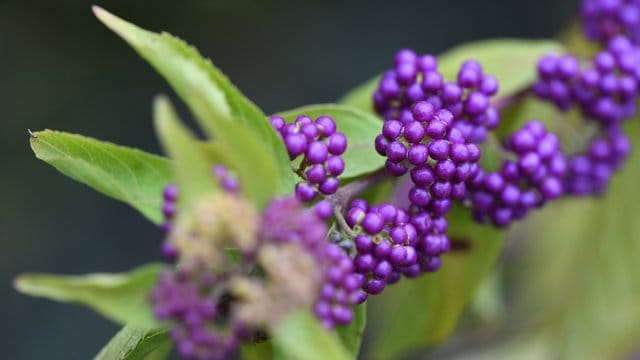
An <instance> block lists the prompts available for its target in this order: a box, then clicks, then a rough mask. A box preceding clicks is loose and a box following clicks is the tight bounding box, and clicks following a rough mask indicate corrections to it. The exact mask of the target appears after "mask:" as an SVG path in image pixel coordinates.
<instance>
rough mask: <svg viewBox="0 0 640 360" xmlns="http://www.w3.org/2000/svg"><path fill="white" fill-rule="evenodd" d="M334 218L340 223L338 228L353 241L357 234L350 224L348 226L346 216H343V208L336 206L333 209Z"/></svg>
mask: <svg viewBox="0 0 640 360" xmlns="http://www.w3.org/2000/svg"><path fill="white" fill-rule="evenodd" d="M333 216H334V217H335V218H336V223H338V227H339V228H340V229H341V230H342V231H344V232H345V233H346V234H347V236H348V237H349V239H353V238H355V237H356V235H357V234H356V233H355V232H354V231H353V230H352V229H351V227H349V224H347V221H346V220H345V219H344V216H343V215H342V206H340V205H335V206H334V207H333Z"/></svg>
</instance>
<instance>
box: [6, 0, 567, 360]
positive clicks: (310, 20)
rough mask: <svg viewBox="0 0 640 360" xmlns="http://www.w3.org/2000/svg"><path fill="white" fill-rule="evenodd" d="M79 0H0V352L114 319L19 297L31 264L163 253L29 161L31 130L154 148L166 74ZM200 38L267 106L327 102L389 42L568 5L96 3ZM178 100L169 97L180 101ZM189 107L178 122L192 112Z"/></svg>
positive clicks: (551, 28)
mask: <svg viewBox="0 0 640 360" xmlns="http://www.w3.org/2000/svg"><path fill="white" fill-rule="evenodd" d="M91 4H92V3H91V2H86V1H44V0H41V1H30V0H13V1H11V0H9V1H7V0H5V1H0V69H1V70H0V71H1V72H2V73H1V74H2V75H1V77H0V109H1V110H0V114H1V117H2V125H3V130H2V131H0V137H1V138H0V149H1V151H2V155H3V158H4V159H5V164H4V166H3V167H2V171H1V174H2V185H3V186H2V191H1V192H0V196H1V197H0V204H2V206H1V211H2V213H0V231H1V241H0V260H1V261H0V284H1V285H2V286H0V299H1V300H0V302H1V305H2V306H0V339H2V340H0V341H1V342H2V343H3V344H4V346H3V355H2V356H1V357H2V358H4V359H86V358H89V357H90V356H92V355H93V354H95V353H96V352H97V351H98V349H99V348H100V347H101V346H102V345H103V344H104V343H105V342H106V341H107V340H108V339H109V338H110V337H111V336H112V335H113V333H114V332H115V331H116V330H117V328H118V327H117V326H116V325H114V324H111V323H109V322H108V321H107V320H104V319H102V318H101V317H100V316H98V315H96V314H95V313H93V312H92V311H90V310H88V309H85V308H82V307H76V306H68V305H64V304H57V303H53V302H49V301H47V300H41V299H35V298H29V297H26V296H21V295H19V294H17V293H16V292H15V291H14V290H13V289H12V288H11V281H12V279H13V277H15V275H16V274H18V273H21V272H25V271H38V272H51V273H67V274H81V273H86V272H94V271H123V270H127V269H129V268H132V267H134V266H136V265H138V264H141V263H144V262H148V261H154V260H158V259H159V254H158V250H157V248H158V245H159V243H160V236H161V234H160V232H159V231H158V230H157V229H156V228H155V227H154V226H153V225H151V224H150V223H148V222H146V221H145V220H144V219H143V218H142V216H140V215H139V214H137V213H136V212H135V211H134V210H132V209H130V208H128V207H127V206H125V205H122V204H119V203H116V202H115V201H113V200H110V199H107V198H106V197H103V196H102V195H99V194H98V193H96V192H94V191H93V190H90V189H89V188H88V187H85V186H83V185H79V184H77V183H75V182H73V181H72V180H69V179H67V178H65V177H64V176H62V175H61V174H59V173H57V171H56V170H54V169H53V168H52V167H50V166H48V165H46V164H45V163H42V162H40V161H38V160H36V159H35V158H34V157H33V155H32V153H31V150H30V149H29V146H28V136H27V129H28V128H29V129H32V130H40V129H43V128H53V129H60V130H65V131H69V132H75V133H81V134H85V135H89V136H93V137H96V138H98V139H103V140H109V141H113V142H115V143H119V144H125V145H131V146H136V147H139V148H142V149H144V150H148V151H152V152H158V144H157V142H156V140H155V137H154V134H153V132H152V126H151V121H150V119H151V111H150V110H151V100H152V98H153V96H154V95H155V94H157V93H161V92H164V93H170V91H169V89H168V87H167V85H166V84H165V83H164V81H163V80H162V79H161V78H160V77H159V76H158V75H156V74H155V73H154V72H153V70H152V69H151V68H150V67H149V66H148V65H147V64H145V63H144V62H143V61H142V60H141V59H139V58H138V56H137V55H136V54H134V53H133V51H131V50H130V49H129V48H128V46H127V45H125V44H124V43H123V42H122V41H121V40H120V39H118V38H117V37H116V36H114V35H113V34H112V33H110V32H109V31H108V30H106V29H105V28H104V27H103V26H102V25H101V24H100V23H99V22H98V21H97V20H96V19H95V18H94V17H93V15H92V13H91V11H90V5H91ZM98 5H101V6H103V7H104V8H106V9H108V10H109V11H111V12H113V13H115V14H117V15H119V16H121V17H123V18H125V19H127V20H130V21H132V22H134V23H136V24H138V25H140V26H143V27H145V28H148V29H152V30H166V31H169V32H171V33H173V34H175V35H178V36H180V37H182V38H184V39H186V40H188V41H189V42H190V43H192V44H195V45H196V46H197V47H198V48H199V49H200V50H201V52H202V53H203V54H204V55H206V56H208V57H210V58H212V59H213V61H214V62H215V63H216V64H217V65H218V66H219V67H220V68H221V69H222V70H223V71H224V72H225V73H226V74H227V75H229V77H230V78H231V79H232V81H233V82H234V83H235V84H237V85H238V86H239V88H240V89H242V90H243V91H244V92H245V94H246V95H247V96H249V97H250V98H251V99H253V100H254V101H255V102H256V103H257V104H259V105H260V106H261V107H262V108H263V109H264V110H265V112H267V113H272V112H275V111H278V110H283V109H288V108H293V107H297V106H299V105H303V104H310V103H322V102H331V101H334V100H336V99H337V98H338V97H339V96H341V95H342V94H344V93H345V92H346V91H347V90H348V89H350V88H352V87H353V86H355V85H358V84H359V83H361V82H363V81H365V80H367V79H368V78H370V77H371V76H372V75H374V74H376V73H379V72H380V71H382V70H384V69H385V68H387V67H388V65H389V63H390V60H391V57H392V56H393V53H394V51H395V50H397V49H398V48H400V47H412V48H415V49H416V50H418V51H421V52H432V53H439V52H442V51H443V50H445V49H447V48H449V47H451V46H454V45H456V44H460V43H462V42H468V41H472V40H477V39H484V38H491V37H524V38H543V37H551V36H553V35H554V34H556V33H557V32H558V31H559V30H560V29H561V28H563V27H564V26H565V25H566V24H567V23H568V22H569V21H570V20H571V17H572V16H573V15H574V14H575V13H576V12H577V1H553V0H541V1H535V2H533V1H510V0H493V1H492V0H447V1H445V0H433V1H395V2H390V1H371V0H369V1H364V0H359V1H349V2H343V1H327V0H325V1H293V0H290V1H284V0H281V1H278V0H276V1H259V0H227V1H216V0H207V1H205V0H198V1H196V0H191V1H153V2H148V1H133V0H128V1H101V2H99V3H98ZM175 103H179V102H177V101H176V102H175ZM182 111H183V113H185V117H188V114H186V112H185V111H184V109H182Z"/></svg>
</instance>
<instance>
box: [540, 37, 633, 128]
mask: <svg viewBox="0 0 640 360" xmlns="http://www.w3.org/2000/svg"><path fill="white" fill-rule="evenodd" d="M538 73H539V75H540V80H539V81H538V82H537V83H536V84H535V85H534V87H533V90H534V93H535V94H536V95H537V96H538V97H540V98H542V99H545V100H549V101H551V102H553V103H554V104H556V105H557V106H558V107H559V108H560V109H563V110H567V109H569V108H571V107H572V106H578V107H579V108H580V109H581V110H582V113H583V114H584V115H586V116H587V117H589V118H591V119H593V120H596V121H597V122H598V123H599V124H601V125H602V126H605V127H607V126H611V125H615V124H617V123H619V122H620V121H622V120H624V119H628V118H630V117H632V116H633V115H634V114H635V112H636V97H637V95H638V90H639V89H640V48H637V47H635V46H633V45H632V44H631V43H630V42H629V40H628V39H627V38H624V37H621V36H619V37H615V38H613V39H612V40H611V41H610V42H609V44H608V47H607V49H606V50H604V51H602V52H600V53H598V54H597V55H596V56H595V57H594V59H593V62H592V63H591V64H586V65H585V67H584V68H583V69H581V67H580V64H579V62H578V60H577V59H576V58H575V57H573V56H570V55H565V56H554V55H547V56H544V57H542V58H541V59H540V61H539V63H538Z"/></svg>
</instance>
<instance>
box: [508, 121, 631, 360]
mask: <svg viewBox="0 0 640 360" xmlns="http://www.w3.org/2000/svg"><path fill="white" fill-rule="evenodd" d="M638 120H639V119H634V120H632V121H630V122H628V123H627V126H626V129H625V130H626V132H627V134H630V137H631V139H632V145H633V147H634V148H635V149H636V151H634V152H633V153H632V155H631V156H630V158H629V159H628V160H627V162H626V164H625V166H624V168H623V169H622V170H621V172H620V173H617V174H616V175H614V178H613V181H612V182H611V184H610V187H609V191H608V193H607V194H606V195H605V196H602V197H598V198H582V199H576V198H573V199H567V200H566V201H560V202H556V203H553V204H551V205H550V206H548V207H547V208H545V209H544V211H542V212H539V213H537V214H535V216H534V217H532V218H531V220H530V221H529V222H528V223H527V224H526V227H525V228H524V229H523V231H522V233H523V234H527V244H528V246H527V248H526V249H525V252H524V254H526V256H524V257H523V258H521V259H516V260H517V262H515V264H516V265H517V267H516V268H513V269H511V270H512V271H511V273H512V274H513V275H512V276H514V285H515V286H514V292H513V299H512V300H513V304H514V307H513V315H512V316H513V317H514V318H518V319H519V322H522V323H534V324H537V325H538V329H540V330H543V331H545V332H546V333H548V334H549V338H550V339H558V340H557V341H556V342H553V343H552V345H553V346H554V352H555V354H556V356H555V357H557V358H562V359H584V358H592V359H622V358H628V357H630V356H631V355H632V352H633V351H637V350H638V349H637V346H638V338H639V336H640V307H638V301H637V299H638V298H640V277H638V276H637V275H636V274H638V273H640V263H638V261H637V259H638V258H639V257H640V241H638V239H640V222H639V221H638V213H640V202H638V196H637V195H636V194H637V187H638V185H637V184H638V178H639V177H640V152H638V151H637V149H638V147H640V137H639V136H638V134H639V133H640V124H639V123H638ZM550 249H551V250H552V251H550ZM559 339H561V341H560V340H559Z"/></svg>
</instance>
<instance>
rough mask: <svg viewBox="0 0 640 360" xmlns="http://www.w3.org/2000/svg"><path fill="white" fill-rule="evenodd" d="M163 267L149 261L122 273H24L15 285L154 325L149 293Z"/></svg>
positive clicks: (121, 320) (135, 322) (119, 320)
mask: <svg viewBox="0 0 640 360" xmlns="http://www.w3.org/2000/svg"><path fill="white" fill-rule="evenodd" d="M163 269H164V265H162V264H148V265H145V266H141V267H138V268H136V269H133V270H132V271H130V272H127V273H119V274H103V273H98V274H88V275H82V276H63V275H49V274H23V275H20V276H18V277H17V278H16V279H15V282H14V287H15V288H16V290H18V291H19V292H21V293H23V294H27V295H31V296H38V297H44V298H47V299H50V300H55V301H60V302H71V303H76V304H81V305H85V306H88V307H90V308H92V309H94V310H95V311H97V312H98V313H100V314H101V315H103V316H105V317H107V318H109V319H111V320H113V321H115V322H117V323H120V324H131V325H133V326H136V327H139V328H141V329H154V328H157V327H158V323H157V322H156V321H155V320H154V318H153V315H152V313H151V307H150V306H149V303H148V294H149V291H150V290H151V288H152V287H153V285H154V284H155V283H156V280H157V277H158V275H159V274H160V272H161V271H162V270H163Z"/></svg>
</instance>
